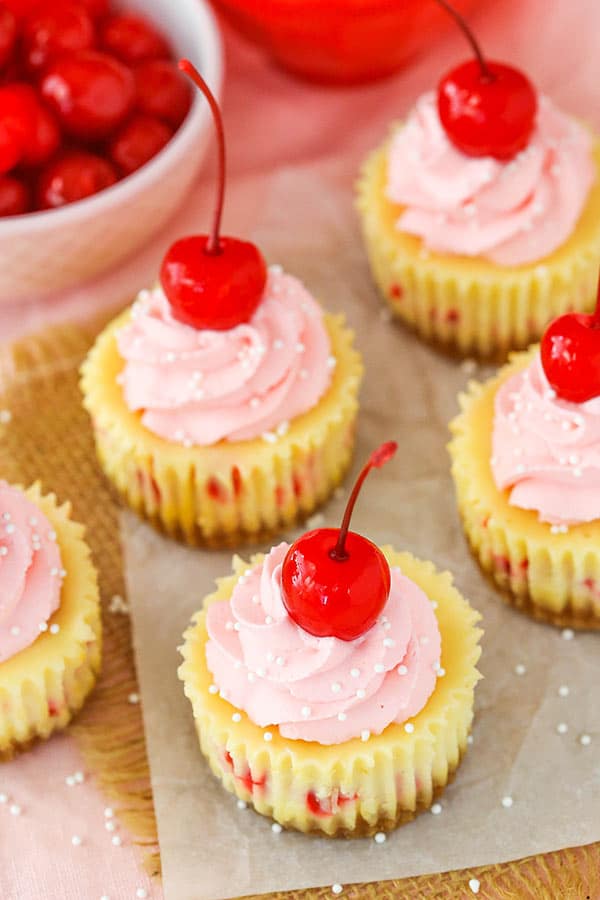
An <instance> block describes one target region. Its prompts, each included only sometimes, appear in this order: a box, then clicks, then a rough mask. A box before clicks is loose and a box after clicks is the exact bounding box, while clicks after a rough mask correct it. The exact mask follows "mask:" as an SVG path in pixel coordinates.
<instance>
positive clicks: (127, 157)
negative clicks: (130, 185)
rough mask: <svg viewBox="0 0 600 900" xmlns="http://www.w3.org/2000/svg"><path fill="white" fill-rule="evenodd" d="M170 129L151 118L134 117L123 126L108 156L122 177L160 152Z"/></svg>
mask: <svg viewBox="0 0 600 900" xmlns="http://www.w3.org/2000/svg"><path fill="white" fill-rule="evenodd" d="M172 135H173V132H172V131H171V129H170V128H169V127H168V126H167V125H165V124H164V122H161V121H160V120H159V119H155V118H154V117H153V116H134V117H133V118H132V119H130V120H129V121H128V122H126V123H125V125H123V127H122V128H121V130H120V131H119V132H118V134H117V135H116V137H114V138H113V140H112V141H111V143H110V145H109V147H108V155H109V157H110V159H111V160H112V162H113V163H114V164H115V166H116V167H117V168H118V169H119V171H120V172H121V173H122V174H123V175H130V174H131V172H135V171H136V169H139V168H140V167H141V166H143V165H144V163H147V162H148V160H150V159H152V157H153V156H156V154H157V153H158V152H159V151H160V150H162V148H163V147H164V146H165V144H168V143H169V141H170V140H171V137H172Z"/></svg>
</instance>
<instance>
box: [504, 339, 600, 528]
mask: <svg viewBox="0 0 600 900" xmlns="http://www.w3.org/2000/svg"><path fill="white" fill-rule="evenodd" d="M492 452H493V457H492V472H493V475H494V480H495V482H496V486H497V487H498V489H499V490H505V489H506V488H508V489H509V490H510V502H511V503H512V505H513V506H519V507H521V508H522V509H532V510H535V511H537V512H538V514H539V519H540V521H542V522H549V523H550V524H551V525H553V526H555V527H556V528H557V530H563V529H564V528H565V527H566V526H568V525H574V524H577V523H579V522H591V521H593V520H594V519H600V397H596V398H595V399H594V400H588V401H587V402H586V403H569V402H568V401H567V400H561V399H560V398H559V397H557V396H556V393H555V392H554V391H553V389H552V388H551V387H550V385H549V383H548V380H547V378H546V375H545V373H544V370H543V367H542V363H541V360H540V356H539V353H538V354H536V356H535V359H534V360H533V362H532V363H531V365H529V366H528V367H527V368H526V369H524V370H523V371H522V372H518V373H517V374H516V375H513V376H512V377H511V378H509V379H508V380H507V381H505V382H504V384H503V385H502V386H501V387H500V389H499V390H498V392H497V394H496V401H495V415H494V431H493V451H492Z"/></svg>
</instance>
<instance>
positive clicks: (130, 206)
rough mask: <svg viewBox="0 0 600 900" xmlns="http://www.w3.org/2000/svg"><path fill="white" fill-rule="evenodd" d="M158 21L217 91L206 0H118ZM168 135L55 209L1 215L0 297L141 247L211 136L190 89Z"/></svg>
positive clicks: (79, 278) (26, 292) (72, 276)
mask: <svg viewBox="0 0 600 900" xmlns="http://www.w3.org/2000/svg"><path fill="white" fill-rule="evenodd" d="M114 5H115V8H118V9H126V10H131V11H136V12H139V13H141V14H142V15H144V16H147V17H148V18H149V19H150V20H152V21H153V22H155V23H156V25H158V26H159V28H161V29H162V31H163V32H164V34H165V35H166V36H167V37H168V39H169V40H170V42H171V46H172V47H173V50H174V52H175V54H176V55H180V56H188V57H189V58H190V59H191V60H192V62H194V63H195V64H196V65H197V66H198V68H199V69H200V71H201V72H202V74H203V75H204V77H205V79H206V81H207V82H208V84H209V85H210V87H211V88H212V90H213V91H214V92H215V94H216V96H217V97H219V96H220V91H221V81H222V74H223V53H222V46H221V38H220V34H219V31H218V28H217V25H216V22H215V18H214V15H213V13H212V11H211V10H210V8H209V6H208V4H207V3H206V2H204V0H119V2H115V4H114ZM195 94H196V96H195V97H194V102H193V103H192V107H191V109H190V111H189V113H188V115H187V117H186V119H185V121H184V122H183V124H182V125H181V127H180V128H179V129H178V131H177V132H176V133H175V135H174V136H173V138H172V139H171V140H170V141H169V143H168V144H167V145H166V147H165V148H164V149H163V150H161V151H160V153H158V154H157V156H155V157H154V158H153V159H152V160H150V162H148V163H146V165H144V166H143V167H142V168H141V169H138V171H137V172H134V173H133V174H132V175H130V176H128V177H127V178H125V179H123V181H120V182H118V183H117V184H116V185H114V186H113V187H110V188H108V189H107V190H104V191H102V192H100V193H99V194H95V195H94V196H93V197H89V198H88V199H86V200H81V201H79V202H78V203H72V204H69V205H67V206H64V207H62V208H60V209H56V210H46V211H44V212H37V213H29V214H27V215H23V216H11V217H8V218H4V219H0V303H8V302H10V303H14V302H15V301H19V300H31V299H38V298H40V297H44V296H47V295H52V294H56V293H58V292H60V291H62V290H65V289H67V288H70V287H74V286H75V285H77V284H80V283H82V282H84V281H87V280H88V279H90V278H92V277H93V276H95V275H99V274H100V273H101V272H104V271H106V270H108V269H110V268H112V267H113V266H115V265H116V264H117V263H118V262H120V261H121V260H122V259H124V258H125V257H127V256H128V255H129V254H131V253H133V252H134V251H135V250H136V249H138V248H139V247H141V246H142V245H144V244H145V243H146V242H147V241H148V240H149V239H150V238H151V237H152V236H153V234H155V233H156V232H157V231H159V229H160V228H161V227H162V226H163V225H164V224H165V223H166V222H167V220H168V219H169V218H170V217H171V216H172V215H173V214H174V213H175V211H176V210H177V208H178V206H179V205H180V204H181V202H182V200H183V198H184V196H185V195H186V193H187V192H188V190H189V188H190V187H191V185H192V183H193V181H194V180H195V178H196V176H197V174H198V170H199V168H200V166H201V164H202V161H203V158H204V154H205V151H206V149H207V146H208V144H209V142H210V140H211V138H212V134H213V131H212V122H211V118H210V112H209V108H208V104H207V103H206V101H205V100H204V99H203V98H202V97H201V96H200V94H199V93H198V92H195Z"/></svg>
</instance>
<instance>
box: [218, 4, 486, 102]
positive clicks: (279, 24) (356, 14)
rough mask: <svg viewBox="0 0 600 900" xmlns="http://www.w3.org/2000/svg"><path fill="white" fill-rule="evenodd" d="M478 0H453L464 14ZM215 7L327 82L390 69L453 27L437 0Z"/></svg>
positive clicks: (291, 63)
mask: <svg viewBox="0 0 600 900" xmlns="http://www.w3.org/2000/svg"><path fill="white" fill-rule="evenodd" d="M475 3H476V0H453V5H454V7H455V8H456V9H457V10H458V11H459V12H463V13H464V12H467V11H468V10H469V9H471V8H472V7H473V6H474V5H475ZM215 5H216V6H217V8H218V9H220V10H221V11H222V12H223V13H224V15H225V16H226V18H227V19H228V20H229V21H230V22H231V23H232V24H233V25H234V26H235V27H236V28H237V30H238V31H240V32H241V33H242V34H244V35H245V36H246V37H248V38H250V40H252V41H254V42H255V43H257V44H259V45H260V46H262V47H263V48H264V49H265V50H267V52H268V53H269V54H270V55H271V56H272V58H273V59H274V60H275V61H276V62H277V63H278V64H279V65H281V66H283V68H285V69H288V70H289V71H290V72H293V73H294V74H296V75H300V76H302V77H303V78H308V79H310V80H311V81H319V82H323V83H337V84H353V83H358V82H362V81H370V80H372V79H375V78H381V77H382V76H384V75H389V74H391V73H392V72H395V71H397V70H398V69H400V68H402V66H404V65H405V64H406V63H407V62H408V61H409V60H410V59H412V57H414V56H415V55H416V54H418V53H419V52H421V51H422V50H424V49H425V48H426V47H427V46H428V45H429V44H430V43H431V42H432V40H433V39H435V38H436V36H437V35H438V33H439V32H440V31H442V30H443V29H444V28H448V27H452V20H451V18H450V16H449V15H448V13H447V12H445V11H444V10H443V9H441V7H440V6H438V4H437V3H436V2H435V0H215ZM454 27H456V26H454ZM465 50H466V48H465ZM465 55H466V54H465Z"/></svg>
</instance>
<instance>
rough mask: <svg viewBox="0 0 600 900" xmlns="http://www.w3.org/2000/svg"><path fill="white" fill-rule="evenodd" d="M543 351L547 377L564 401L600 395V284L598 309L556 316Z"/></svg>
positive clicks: (579, 400)
mask: <svg viewBox="0 0 600 900" xmlns="http://www.w3.org/2000/svg"><path fill="white" fill-rule="evenodd" d="M540 353H541V359H542V366H543V368H544V372H545V373H546V378H547V379H548V381H549V383H550V386H551V387H552V388H553V389H554V390H555V391H556V393H557V395H558V396H559V397H560V398H561V399H562V400H568V401H569V402H570V403H585V402H586V401H587V400H593V399H594V397H600V283H599V285H598V300H597V303H596V310H595V312H594V313H592V314H591V315H584V314H582V313H567V314H566V315H564V316H559V317H558V318H557V319H554V321H553V322H551V323H550V325H549V326H548V328H547V329H546V331H545V333H544V336H543V338H542V344H541V349H540Z"/></svg>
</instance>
